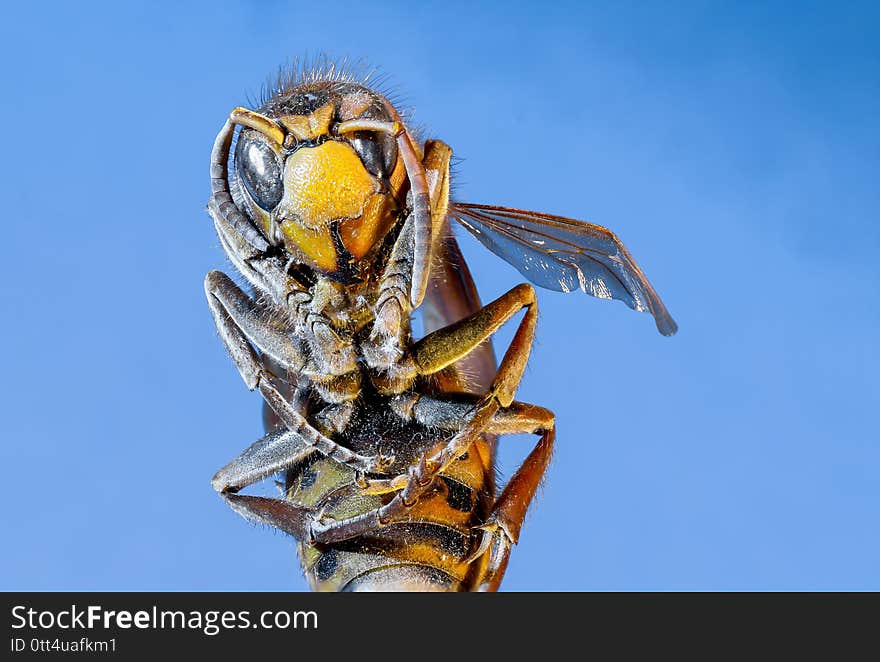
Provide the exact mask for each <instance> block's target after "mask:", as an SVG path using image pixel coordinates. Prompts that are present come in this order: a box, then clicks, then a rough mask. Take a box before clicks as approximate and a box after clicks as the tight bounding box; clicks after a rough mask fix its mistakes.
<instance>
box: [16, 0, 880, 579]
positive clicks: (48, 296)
mask: <svg viewBox="0 0 880 662" xmlns="http://www.w3.org/2000/svg"><path fill="white" fill-rule="evenodd" d="M121 4H123V3H107V4H101V3H76V4H69V5H68V4H64V5H61V4H53V3H48V4H47V3H41V4H38V5H33V4H32V5H27V4H26V3H18V4H15V5H11V6H10V7H8V8H7V9H5V10H4V15H5V17H4V25H3V26H2V27H0V32H2V34H0V55H2V58H0V62H2V64H0V75H2V81H0V82H2V89H3V90H4V103H3V104H0V120H2V125H3V127H4V132H3V151H2V154H3V158H2V159H0V181H2V183H3V184H2V186H3V202H4V204H3V211H4V213H3V217H4V221H3V228H4V237H5V242H4V250H3V259H2V260H0V270H2V278H0V306H2V308H0V309H2V316H3V323H2V325H0V327H2V330H0V340H2V343H0V346H2V347H3V350H4V357H3V360H2V364H3V379H2V381H0V391H2V392H0V403H2V405H0V406H2V414H3V421H4V428H5V429H4V432H3V434H2V436H0V439H2V441H0V466H2V467H3V469H4V476H3V483H4V488H5V489H4V495H5V498H4V500H3V502H2V506H0V509H2V517H3V520H2V521H3V529H4V535H3V539H4V544H3V545H2V546H0V568H2V569H3V570H2V572H0V588H2V589H25V590H49V589H85V590H88V589H101V590H105V589H109V590H116V589H143V590H147V589H160V590H195V589H201V590H213V589H232V590H237V589H258V590H275V589H302V588H304V587H305V582H304V580H303V579H302V577H301V575H300V572H299V569H298V565H297V562H296V559H295V556H294V546H293V543H292V541H291V540H290V539H288V538H286V537H285V536H283V535H281V534H276V533H273V532H272V531H270V530H268V529H266V528H262V527H257V526H255V525H251V524H248V523H246V522H244V521H243V520H241V519H239V518H238V517H237V516H236V515H234V514H233V513H232V512H231V511H230V510H228V509H227V507H226V506H225V505H224V504H223V503H222V502H221V500H220V499H219V498H218V497H217V496H216V495H215V494H214V492H213V491H212V489H211V487H210V485H209V480H210V478H211V476H212V474H213V473H214V471H215V470H216V469H217V468H218V467H220V466H221V465H223V464H224V463H225V462H226V461H228V460H229V459H230V458H231V457H233V456H234V455H235V454H237V453H238V452H239V451H240V450H241V449H243V448H244V447H245V446H247V445H248V444H250V443H251V441H253V440H254V439H255V438H257V437H258V436H259V435H260V434H261V430H260V417H259V409H260V401H259V397H258V396H256V395H254V394H250V393H248V392H247V390H246V389H245V387H244V386H243V384H242V382H241V381H240V379H239V377H238V376H237V374H236V372H235V370H234V369H233V366H232V363H231V362H230V360H229V359H228V358H227V357H226V356H225V354H224V351H223V349H222V347H221V344H220V341H219V339H218V338H217V336H216V334H215V332H214V329H213V326H212V323H211V317H210V314H209V312H208V309H207V306H206V304H205V301H204V294H203V290H202V282H203V278H204V275H205V273H206V272H207V271H208V270H210V269H212V268H224V269H227V270H228V269H230V268H231V267H229V265H228V263H226V261H225V258H224V256H223V254H222V251H221V248H220V246H219V243H218V241H217V239H216V237H215V235H214V231H213V228H212V225H211V223H210V221H209V218H208V216H207V214H206V213H205V212H204V207H205V203H206V201H207V198H208V193H209V180H208V155H209V151H210V148H211V143H212V141H213V138H214V135H215V133H216V131H217V130H218V129H219V128H220V126H221V124H222V123H223V120H224V116H225V115H226V113H227V112H228V111H229V110H230V109H231V108H232V107H233V106H235V105H238V104H241V103H244V102H246V100H247V98H248V95H250V96H254V95H255V94H256V93H257V92H258V91H259V89H260V85H261V84H262V83H263V82H264V80H265V79H266V78H267V76H268V75H269V74H270V73H272V72H273V71H275V69H276V68H277V66H278V65H279V64H281V63H283V62H284V61H286V60H290V59H292V58H293V57H295V56H297V55H303V54H310V55H314V54H317V53H320V52H322V51H326V52H329V53H330V54H332V55H336V56H341V55H346V54H348V55H351V56H354V57H364V58H366V59H367V60H368V61H369V62H370V63H372V64H375V65H377V66H379V67H381V68H382V69H383V71H385V72H386V73H387V74H388V75H389V76H390V79H391V81H392V82H393V84H394V87H395V88H396V89H397V90H398V91H399V93H400V96H401V97H403V99H404V100H405V102H406V103H407V104H408V105H411V106H413V107H414V108H415V109H416V114H415V117H416V119H417V121H418V122H420V123H422V124H424V125H425V126H426V127H428V129H429V133H430V135H434V136H437V137H440V138H442V139H444V140H445V141H447V142H449V143H450V144H451V145H452V146H453V148H454V149H455V151H456V154H457V155H458V156H459V157H461V158H462V159H463V161H462V162H461V164H460V166H459V168H458V175H459V176H458V181H457V193H458V197H459V199H462V200H467V201H472V202H484V203H496V204H505V205H510V206H520V207H526V208H533V209H539V210H543V211H548V212H552V213H558V214H563V215H569V216H577V217H581V218H585V219H588V220H591V221H593V222H597V223H601V224H603V225H606V226H608V227H609V228H611V229H613V230H614V231H615V232H617V233H618V234H619V236H620V237H621V238H622V239H623V241H624V242H625V243H626V245H627V246H628V247H629V249H630V250H631V251H632V252H633V254H634V255H635V256H636V259H637V260H639V262H640V263H641V265H642V267H643V268H644V270H645V272H646V273H647V274H648V277H649V278H650V279H651V281H652V282H653V284H654V285H655V286H656V288H657V290H658V291H659V292H660V294H661V296H662V297H663V298H664V301H665V302H666V304H667V305H668V307H669V309H670V311H671V312H672V313H673V315H674V316H675V318H676V319H677V321H678V322H679V325H680V327H681V330H680V332H679V334H678V335H677V336H676V337H674V338H671V339H667V338H663V337H661V336H660V335H659V334H658V333H657V332H656V330H655V329H654V326H653V323H652V322H651V320H650V318H649V317H648V316H646V315H639V314H636V313H633V312H632V311H630V310H629V309H628V308H626V307H625V306H623V305H622V304H620V303H608V302H602V301H598V300H594V299H590V298H588V297H585V296H583V295H578V294H570V295H563V294H558V293H553V292H541V293H540V296H541V299H540V305H541V318H540V322H539V336H538V343H537V346H536V348H535V350H534V352H533V355H532V360H531V365H530V367H529V370H528V372H527V374H526V378H525V381H524V383H523V385H522V388H521V391H520V397H521V399H523V400H527V401H532V402H536V403H539V404H542V405H545V406H548V407H550V408H552V409H553V410H555V412H556V413H557V416H558V425H559V428H558V432H559V434H558V443H557V449H556V454H555V458H554V461H553V464H552V465H551V468H550V472H549V476H548V480H547V482H546V485H545V487H544V489H543V492H542V495H541V496H540V498H539V500H538V502H537V503H536V505H535V506H534V508H533V510H532V511H531V513H530V515H529V517H528V519H527V522H526V526H525V528H524V530H523V536H522V541H521V543H520V545H519V546H518V547H517V548H516V549H515V550H514V553H513V556H512V560H511V564H510V569H509V571H508V575H507V578H506V580H505V584H504V588H506V589H508V590H545V589H546V590H679V589H693V590H710V589H721V590H753V589H758V590H765V589H766V590H783V589H785V590H787V589H794V590H801V589H819V590H829V589H856V590H858V589H873V590H878V589H880V565H878V558H880V529H878V521H880V516H878V515H880V513H878V510H880V435H878V433H877V424H876V417H877V412H878V410H880V388H878V374H880V361H878V351H877V341H878V331H880V303H878V286H880V268H878V260H877V255H878V251H880V187H878V166H880V131H878V128H880V123H878V117H880V103H878V102H880V47H878V41H877V38H876V26H877V25H878V19H880V11H878V10H877V9H876V4H874V3H845V4H841V3H830V2H827V3H797V4H792V3H783V2H777V3H747V2H740V3H735V4H734V3H722V2H718V3H710V2H696V3H679V4H676V5H674V9H673V8H671V7H672V6H670V5H668V3H656V4H653V5H651V6H647V5H643V4H642V3H633V4H627V3H619V2H613V3H612V2H608V3H597V4H589V5H588V6H586V7H582V6H581V3H571V4H553V5H552V6H551V3H535V4H534V5H532V6H527V5H517V6H516V7H512V6H509V5H508V3H474V2H468V3H455V2H444V3H411V2H408V3H399V4H398V3H386V4H383V5H381V6H370V7H369V9H367V8H366V7H367V5H366V4H365V3H363V2H354V3H348V2H343V1H338V2H334V3H333V6H332V9H330V8H326V7H324V6H323V5H322V6H321V7H323V8H322V9H320V10H315V11H317V14H315V12H312V13H309V11H308V9H307V7H308V6H309V5H308V3H284V2H265V3H217V2H202V3H187V2H176V3H167V4H165V5H164V6H163V5H161V4H157V3H143V4H140V3H125V4H126V6H125V7H122V6H120V5H121ZM368 4H372V3H368ZM315 6H317V5H315ZM462 243H463V245H464V249H465V251H466V255H467V256H468V259H469V262H470V264H471V266H472V269H473V271H474V273H475V275H476V277H477V280H478V283H479V285H480V288H481V292H482V295H483V297H484V299H489V298H492V297H494V296H497V295H498V294H500V293H501V292H503V291H505V290H506V289H508V288H509V287H511V286H512V285H514V284H515V283H517V282H520V280H521V277H520V276H519V274H518V273H517V272H516V271H515V270H513V269H512V268H511V267H509V266H507V265H505V264H504V263H503V262H501V261H500V260H499V259H497V258H495V257H494V256H492V255H491V254H489V253H488V252H486V251H485V250H484V249H483V248H482V247H481V246H479V245H477V244H475V243H474V242H473V241H471V240H470V238H464V237H463V238H462ZM510 335H511V333H510V331H509V330H506V331H505V332H504V333H502V334H501V336H500V338H501V339H502V341H503V340H504V339H509V338H510ZM502 346H503V345H502ZM528 443H531V442H529V441H528V438H511V439H509V440H508V441H507V442H506V443H505V444H504V446H503V451H502V454H501V461H502V466H503V469H504V473H505V475H510V474H511V473H512V471H513V469H514V467H515V463H516V462H517V461H518V460H519V459H521V458H522V457H524V455H525V453H526V452H527V448H528Z"/></svg>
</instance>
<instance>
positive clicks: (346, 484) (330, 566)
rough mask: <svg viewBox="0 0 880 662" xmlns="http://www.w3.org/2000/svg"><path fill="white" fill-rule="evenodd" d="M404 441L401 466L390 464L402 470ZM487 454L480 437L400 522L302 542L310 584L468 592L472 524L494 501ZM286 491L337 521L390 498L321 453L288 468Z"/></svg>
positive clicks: (474, 568) (472, 574)
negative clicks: (331, 540) (362, 486)
mask: <svg viewBox="0 0 880 662" xmlns="http://www.w3.org/2000/svg"><path fill="white" fill-rule="evenodd" d="M438 441H439V440H438ZM421 445H422V444H421V443H420V444H419V446H421ZM384 446H385V447H386V448H387V447H388V446H387V444H384ZM406 446H407V443H406V442H405V441H404V442H401V441H398V442H397V448H395V454H396V455H397V456H398V458H399V460H400V466H399V467H398V466H396V467H395V469H398V470H405V468H406V466H407V464H408V462H409V461H411V460H412V458H411V457H407V456H411V455H412V454H411V453H408V452H406V451H407V450H408V449H407V448H406ZM490 458H491V455H490V450H489V447H488V445H487V444H486V443H485V442H483V441H482V440H481V441H479V442H477V443H476V444H474V446H472V447H471V450H470V451H469V452H468V453H467V454H466V455H464V456H463V457H462V458H460V459H459V460H456V462H455V463H454V464H453V465H452V466H451V467H450V468H449V469H448V470H447V472H446V473H445V474H444V475H442V476H441V477H440V478H439V479H437V480H436V481H435V484H434V485H433V487H432V489H431V490H430V491H429V492H428V493H426V494H425V495H423V497H422V498H421V499H420V500H419V502H418V503H417V504H416V505H415V506H414V507H413V509H412V510H410V511H409V513H408V515H407V517H406V519H405V521H400V522H394V523H392V524H389V525H388V526H386V527H383V528H381V529H379V530H376V531H374V532H371V533H368V534H365V535H362V536H358V537H357V538H353V539H351V540H346V541H343V542H340V543H335V544H332V545H321V546H310V545H308V544H306V543H303V542H300V543H299V545H298V547H299V553H300V560H301V562H302V566H303V570H304V571H305V574H306V576H307V577H308V579H309V583H310V584H311V587H312V590H315V591H413V590H416V591H432V590H433V591H462V590H465V591H466V590H470V588H471V587H472V586H473V585H474V584H475V582H476V577H477V576H478V575H479V573H480V572H481V571H482V563H481V561H477V562H475V563H471V564H467V563H465V559H466V557H467V556H468V554H469V553H470V552H471V551H472V545H473V541H474V539H475V536H474V535H473V533H472V528H473V527H474V526H478V525H479V524H481V523H482V522H483V519H484V518H485V516H486V514H487V512H488V510H489V506H490V503H491V500H492V492H493V489H492V488H493V485H494V481H493V476H492V474H491V460H490ZM287 495H288V498H289V499H291V500H292V501H294V502H296V503H298V504H301V505H304V506H308V507H310V508H319V509H320V508H323V509H324V514H325V516H328V517H332V518H334V519H343V518H347V517H353V516H356V515H359V514H362V513H364V512H367V511H369V510H372V509H374V508H376V507H378V506H381V505H382V504H383V503H386V502H387V501H388V500H389V499H390V498H391V497H392V496H393V495H390V494H389V495H364V494H362V493H361V491H360V490H359V489H358V487H357V486H356V485H355V473H354V471H353V470H351V469H349V468H348V467H344V466H342V465H340V464H338V463H336V462H334V461H333V460H330V459H327V458H324V457H320V456H318V455H313V456H312V457H311V458H310V459H309V460H307V461H306V462H304V463H303V464H302V465H300V466H298V467H295V468H294V469H292V470H291V471H290V472H289V473H288V492H287ZM483 558H485V557H483Z"/></svg>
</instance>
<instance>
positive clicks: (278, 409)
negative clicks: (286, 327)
mask: <svg viewBox="0 0 880 662" xmlns="http://www.w3.org/2000/svg"><path fill="white" fill-rule="evenodd" d="M205 292H206V294H207V297H208V305H209V306H210V308H211V314H212V315H213V316H214V323H215V325H216V326H217V331H218V332H219V334H220V338H221V339H222V340H223V344H224V345H225V346H226V350H227V351H228V352H229V355H230V356H231V357H232V361H233V363H235V366H236V367H237V368H238V372H239V374H240V375H241V377H242V379H244V382H245V384H246V385H247V387H248V388H249V389H250V390H254V389H256V388H259V390H260V393H261V394H262V395H263V397H264V398H265V400H266V402H268V403H269V406H270V407H272V409H273V410H275V413H276V414H278V417H279V418H280V419H281V421H282V422H283V423H284V425H285V426H286V427H287V428H288V429H289V430H290V431H292V432H294V433H296V434H298V435H300V436H301V437H302V438H303V439H305V440H306V442H307V443H308V444H310V445H311V446H313V447H314V448H315V450H317V451H318V452H320V453H322V454H323V455H326V456H327V457H331V458H333V459H334V460H336V461H337V462H340V463H342V464H345V465H347V466H350V467H353V468H355V469H358V470H359V471H376V472H381V471H382V470H383V469H384V468H385V467H386V466H387V465H388V464H389V463H390V462H391V460H390V459H389V458H382V457H370V456H366V455H359V454H357V453H353V452H352V451H350V450H348V449H347V448H345V447H344V446H340V445H339V444H337V443H336V442H335V441H333V440H331V439H329V438H328V437H326V436H324V435H323V434H321V433H320V432H319V431H318V430H316V429H315V428H314V427H313V426H312V425H311V424H310V423H309V422H308V421H307V420H306V418H305V417H304V416H303V415H302V414H301V413H299V412H298V411H296V410H295V409H294V408H293V407H292V406H291V405H290V403H289V402H288V401H287V400H286V399H285V398H284V396H283V395H282V394H281V393H280V392H279V391H278V389H277V388H275V386H274V385H273V384H272V376H271V375H270V373H269V372H268V371H267V370H266V369H265V367H264V366H263V364H262V363H261V362H260V359H259V356H258V355H257V352H256V350H254V348H253V346H252V345H251V342H250V341H249V340H248V336H250V337H251V339H252V340H254V342H255V343H256V342H258V341H259V343H260V344H259V345H258V346H259V347H260V349H262V350H264V351H266V352H267V353H268V354H269V355H271V356H272V357H273V358H275V359H276V360H278V361H280V362H281V363H282V365H287V366H288V367H292V368H294V369H295V368H296V365H295V361H294V360H291V357H296V356H297V352H298V349H296V348H295V346H293V345H292V343H291V342H290V340H289V339H288V338H286V335H285V334H280V333H277V332H274V333H273V331H275V330H273V329H272V327H271V325H270V323H269V322H268V321H267V320H266V319H265V318H261V316H260V315H259V309H258V308H257V307H256V305H255V304H254V303H253V301H251V300H250V298H248V297H247V295H245V294H244V293H243V292H242V291H241V290H239V289H238V287H237V286H236V285H235V283H233V282H232V281H231V280H230V279H229V277H228V276H226V275H225V274H223V273H221V272H219V271H212V272H211V273H209V274H208V276H207V278H206V279H205ZM239 322H241V323H242V325H243V326H244V327H246V328H247V329H248V330H249V331H250V333H247V332H246V331H245V329H244V328H243V326H239ZM282 350H283V351H282ZM288 350H289V351H290V352H291V353H290V354H287V355H285V353H284V351H288Z"/></svg>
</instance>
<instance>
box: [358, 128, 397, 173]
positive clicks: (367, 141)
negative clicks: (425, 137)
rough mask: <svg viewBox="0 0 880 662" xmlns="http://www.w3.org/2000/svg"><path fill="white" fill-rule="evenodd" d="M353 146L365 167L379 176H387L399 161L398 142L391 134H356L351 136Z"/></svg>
mask: <svg viewBox="0 0 880 662" xmlns="http://www.w3.org/2000/svg"><path fill="white" fill-rule="evenodd" d="M351 146H352V147H353V148H354V151H355V152H357V155H358V156H359V157H360V159H361V162H363V164H364V167H365V168H366V169H367V170H368V171H369V172H371V173H372V174H373V175H375V176H376V177H379V178H383V179H384V178H387V177H388V176H390V175H391V172H392V171H393V170H394V164H395V163H396V162H397V143H396V142H395V140H394V138H392V137H391V136H376V135H375V134H368V133H362V134H356V135H355V137H354V138H351Z"/></svg>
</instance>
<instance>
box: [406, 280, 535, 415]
mask: <svg viewBox="0 0 880 662" xmlns="http://www.w3.org/2000/svg"><path fill="white" fill-rule="evenodd" d="M523 308H525V309H526V314H525V317H523V319H522V321H521V322H520V324H519V327H518V328H517V330H516V333H515V334H514V337H513V340H512V341H511V343H510V346H509V347H508V348H507V352H506V353H505V354H504V358H503V359H502V360H501V364H500V365H499V366H498V372H497V373H496V375H495V379H494V380H493V382H492V385H491V386H490V387H489V392H488V393H487V394H486V396H485V398H484V400H485V401H486V403H485V405H484V406H489V404H488V403H489V402H490V401H491V402H494V405H492V407H493V408H494V409H495V410H496V411H497V408H498V407H499V406H500V407H507V406H509V405H510V403H511V402H513V398H514V395H515V394H516V389H517V387H518V386H519V382H520V380H521V379H522V375H523V371H524V370H525V367H526V364H527V363H528V360H529V354H530V352H531V349H532V341H533V340H534V337H535V326H536V324H537V321H538V303H537V299H536V298H535V290H534V288H533V287H532V286H531V285H528V284H526V283H523V284H520V285H517V286H516V287H514V288H513V289H512V290H510V291H509V292H507V293H506V294H502V295H501V296H500V297H498V298H497V299H496V300H495V301H492V302H491V303H488V304H486V305H485V306H483V307H482V308H481V309H480V310H478V311H477V312H475V313H474V314H473V315H470V316H469V317H466V318H464V319H463V320H461V321H460V322H456V323H455V324H450V325H449V326H447V327H444V328H442V329H438V330H437V331H434V332H433V333H431V334H429V335H427V336H425V337H424V338H422V339H421V340H419V341H418V342H417V343H415V345H413V347H412V349H411V350H410V354H409V357H408V358H409V359H410V360H411V361H412V362H413V363H414V364H415V367H416V370H417V371H418V373H419V374H422V375H429V374H433V373H435V372H438V371H440V370H442V369H443V368H445V367H446V366H448V365H450V364H452V363H454V362H455V361H457V360H458V359H460V358H462V357H463V356H465V355H467V354H469V353H470V352H472V351H473V350H474V349H476V348H477V347H478V346H479V345H480V343H482V342H483V341H484V340H486V339H488V338H489V337H490V336H491V335H492V334H493V333H495V332H496V331H497V330H498V329H499V328H501V326H502V325H503V324H504V323H505V322H507V321H508V320H509V319H510V318H511V317H513V316H514V315H515V314H516V313H517V312H519V311H520V310H522V309H523ZM479 406H480V405H478V407H479ZM493 413H494V412H493ZM488 418H491V414H490V415H489V416H488ZM487 420H488V419H487Z"/></svg>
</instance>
